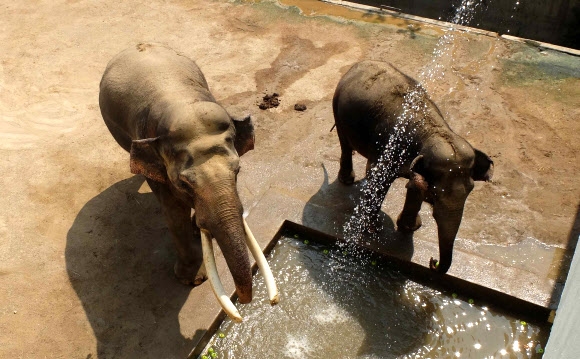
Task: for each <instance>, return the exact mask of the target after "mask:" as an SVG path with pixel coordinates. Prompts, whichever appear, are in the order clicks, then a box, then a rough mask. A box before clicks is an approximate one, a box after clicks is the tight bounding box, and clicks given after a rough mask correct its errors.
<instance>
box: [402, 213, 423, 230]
mask: <svg viewBox="0 0 580 359" xmlns="http://www.w3.org/2000/svg"><path fill="white" fill-rule="evenodd" d="M421 225H423V222H422V221H421V217H420V216H419V215H417V216H416V217H415V221H407V220H406V219H404V218H403V217H401V215H399V218H397V230H398V231H399V232H415V231H416V230H418V229H419V228H421Z"/></svg>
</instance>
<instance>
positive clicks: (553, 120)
mask: <svg viewBox="0 0 580 359" xmlns="http://www.w3.org/2000/svg"><path fill="white" fill-rule="evenodd" d="M294 2H295V3H298V4H299V5H301V6H302V7H303V8H304V12H303V13H300V12H299V11H298V9H297V8H296V7H289V8H288V7H285V6H282V7H281V6H278V5H277V4H275V3H272V2H267V1H266V2H257V3H253V2H228V1H218V0H215V1H194V0H188V1H185V0H166V1H155V0H154V1H143V0H127V1H110V0H102V1H89V0H67V1H63V0H50V1H49V0H37V1H14V2H9V1H2V2H0V29H1V30H0V44H1V45H0V46H1V51H0V129H1V131H0V155H1V157H2V161H1V162H0V171H1V173H2V176H1V179H0V181H1V186H2V200H3V201H2V202H3V205H2V206H1V207H0V358H83V359H84V358H184V357H186V356H187V354H188V353H189V351H190V350H191V348H192V347H193V345H194V344H195V342H196V341H197V340H198V339H199V337H200V336H201V334H202V333H203V332H204V330H205V329H206V328H207V326H208V325H209V322H210V320H211V319H212V318H213V317H214V316H215V315H216V313H217V311H218V309H219V308H218V305H217V304H216V303H215V300H214V298H213V295H212V294H211V292H210V290H209V288H208V287H209V285H208V284H203V285H201V286H200V287H198V288H195V289H193V290H192V289H191V288H189V287H185V286H182V285H180V284H179V283H178V282H177V281H176V280H175V279H174V278H173V273H172V266H173V262H174V260H175V253H174V251H173V248H172V245H171V243H170V238H169V235H168V232H167V227H166V225H165V223H164V221H163V219H162V218H161V215H160V208H159V206H158V204H157V202H156V200H155V198H154V196H153V195H152V194H151V193H150V191H149V190H148V188H147V186H146V185H143V178H142V177H139V176H132V175H131V174H130V173H129V166H128V155H127V153H125V152H124V151H123V150H121V148H120V147H119V146H118V145H117V144H116V143H115V142H114V140H113V139H112V137H111V136H110V134H109V133H108V131H107V129H106V127H105V126H104V123H103V121H102V119H101V116H100V113H99V108H98V101H97V98H98V85H99V81H100V77H101V75H102V72H103V70H104V68H105V66H106V64H107V62H108V61H109V59H110V58H111V57H112V56H113V55H115V54H116V53H117V52H119V51H121V50H122V49H124V48H126V47H129V46H134V45H135V44H136V43H139V42H142V41H155V42H161V43H164V44H166V45H169V46H171V47H174V48H175V49H178V50H179V51H181V52H184V53H185V54H187V55H189V56H191V57H192V58H193V59H195V60H196V61H197V63H198V65H199V66H200V67H201V69H202V71H203V72H204V73H205V75H206V77H207V79H208V82H209V85H210V88H211V90H212V91H213V93H214V94H215V96H216V98H217V99H218V100H219V101H220V102H221V103H222V104H223V105H224V106H225V107H226V108H228V109H229V110H230V112H231V113H232V114H234V115H242V114H245V113H251V114H252V115H253V116H254V120H255V123H256V128H257V143H256V149H255V150H254V151H251V152H249V153H248V154H247V155H245V156H244V158H243V159H242V166H243V169H242V172H241V174H240V178H239V183H238V189H239V192H240V196H241V197H242V201H243V203H244V206H245V210H246V211H247V212H248V214H249V216H248V222H249V223H250V226H251V227H252V228H253V229H254V232H255V234H256V235H257V237H258V238H259V240H260V241H261V243H263V244H265V243H266V242H267V241H268V240H269V239H270V238H271V237H272V235H273V234H274V233H275V231H276V229H277V228H278V227H279V225H280V224H281V222H282V220H284V219H291V220H294V221H297V222H301V223H304V224H306V225H308V226H311V227H315V228H318V229H321V230H324V231H326V232H330V233H333V234H339V235H340V234H341V233H342V230H341V228H342V225H343V224H344V222H345V221H346V220H347V219H348V216H349V214H350V213H351V211H352V208H353V207H354V205H355V202H356V199H357V196H358V191H359V190H360V186H361V185H360V184H358V185H356V186H354V187H351V188H346V187H343V186H341V185H340V184H338V183H337V181H336V175H337V172H338V159H339V153H340V150H339V145H338V140H337V136H336V132H330V128H331V126H332V124H333V117H332V110H331V98H332V94H333V90H334V87H335V86H336V83H337V81H338V79H339V78H340V76H341V75H342V74H343V73H344V72H345V71H346V70H347V69H348V67H349V66H350V65H351V64H352V63H354V62H355V61H357V60H361V59H367V58H370V59H381V60H388V61H391V62H393V63H394V64H396V65H397V66H399V67H400V68H401V69H402V70H404V71H405V72H407V73H408V74H410V75H411V76H418V75H419V73H420V72H421V70H422V69H424V68H425V67H426V66H428V65H429V64H430V63H431V62H432V59H433V56H432V53H433V50H434V49H435V47H436V44H437V41H438V39H439V38H440V37H441V36H442V34H443V31H442V29H440V28H437V27H434V26H431V25H427V24H423V23H411V22H408V21H404V20H400V19H393V18H390V17H388V16H382V15H377V14H371V13H355V12H352V11H349V10H346V9H344V8H342V7H338V6H335V5H328V4H323V3H320V2H314V1H294ZM323 13H328V14H334V15H333V16H320V15H321V14H323ZM449 42H450V44H449V49H450V50H449V52H448V53H447V54H448V55H445V54H444V55H443V56H442V57H441V58H440V59H438V60H437V61H438V63H440V64H442V65H443V68H444V69H445V70H446V71H445V74H444V76H443V77H442V78H441V79H439V80H437V81H436V82H433V83H429V84H426V87H427V89H428V90H429V91H430V92H431V94H432V97H433V99H434V100H435V101H436V102H437V103H438V104H439V106H440V108H441V110H442V111H443V113H444V114H445V115H446V118H447V120H448V122H449V124H450V125H451V127H452V128H453V129H454V130H455V131H456V132H457V133H459V134H460V135H462V136H464V137H465V138H466V139H467V140H468V141H470V142H471V143H472V144H473V145H474V146H475V147H477V148H479V149H481V150H483V151H485V152H486V153H488V154H489V155H490V156H491V157H492V158H493V160H494V161H495V176H494V179H493V182H491V183H477V185H476V188H475V190H474V191H473V192H472V194H471V195H470V197H469V198H468V201H467V204H466V210H465V215H464V221H463V224H462V227H461V229H460V232H459V234H458V240H457V244H456V251H455V260H454V263H453V266H452V268H451V271H450V273H451V274H453V275H456V276H460V277H462V278H466V279H469V280H473V281H476V282H478V283H481V284H484V285H488V286H490V287H493V288H496V289H500V290H503V291H506V292H508V293H510V294H514V295H517V296H520V297H522V298H524V299H527V300H531V301H534V302H536V303H539V304H542V305H546V306H548V305H550V306H552V307H554V306H555V305H556V299H557V298H556V297H557V296H556V297H554V298H552V293H553V288H559V287H560V286H561V284H562V282H563V278H564V276H563V275H562V274H561V273H562V271H561V270H560V269H561V267H562V263H563V264H564V267H565V264H566V263H567V261H568V260H569V254H570V253H571V251H572V250H573V249H574V247H575V243H576V238H577V236H578V232H579V226H578V224H579V219H578V217H579V215H578V204H579V202H580V186H578V184H579V181H578V178H579V176H580V161H579V160H578V158H579V155H580V141H579V138H578V136H579V133H580V58H578V57H574V56H570V55H567V54H562V53H558V52H554V51H550V50H542V49H541V48H537V47H533V46H530V45H526V44H522V43H517V42H511V41H507V40H504V39H501V38H496V37H493V36H491V37H490V36H483V35H477V34H474V33H470V34H467V33H457V34H456V35H455V36H453V37H452V39H451V40H450V41H449ZM272 92H277V93H279V94H280V99H281V104H280V106H279V107H278V108H274V109H270V110H265V111H263V110H260V109H258V107H257V103H258V102H259V101H260V99H261V97H262V96H263V95H264V94H265V93H272ZM297 102H301V103H304V104H306V106H307V110H306V111H304V112H296V111H294V109H293V106H294V104H295V103H297ZM364 164H365V163H364V159H362V158H361V157H360V156H355V168H356V170H357V171H358V172H357V175H358V178H360V177H361V175H362V173H363V169H364ZM403 188H404V181H400V180H399V181H397V182H396V183H395V185H394V186H393V187H392V189H391V192H390V194H389V196H388V197H387V200H386V201H385V205H384V211H385V213H386V214H387V216H385V232H384V234H385V236H384V237H385V238H384V240H383V241H382V242H381V243H379V244H380V245H381V246H384V249H385V250H390V248H391V247H392V248H393V249H392V250H393V251H395V253H396V254H398V255H402V256H405V257H407V258H409V259H412V260H413V261H416V262H418V263H421V264H424V265H426V264H427V263H428V260H429V258H430V257H431V256H437V254H438V253H437V242H436V232H435V225H434V222H433V220H432V219H431V218H430V215H429V208H427V207H428V206H425V208H424V209H423V215H422V216H423V222H424V225H423V227H422V228H421V229H420V230H419V231H417V232H416V233H415V235H414V240H413V241H409V240H404V239H401V238H399V237H398V236H397V235H396V234H395V233H394V231H393V224H392V219H393V218H396V216H397V214H398V211H400V209H401V207H402V199H403V197H402V195H403ZM401 248H403V249H402V250H401ZM220 268H221V272H222V277H227V270H224V263H223V261H222V262H220ZM564 273H565V271H564ZM226 286H227V287H228V288H230V289H231V288H232V284H231V280H226ZM556 292H557V291H556ZM282 300H283V293H282Z"/></svg>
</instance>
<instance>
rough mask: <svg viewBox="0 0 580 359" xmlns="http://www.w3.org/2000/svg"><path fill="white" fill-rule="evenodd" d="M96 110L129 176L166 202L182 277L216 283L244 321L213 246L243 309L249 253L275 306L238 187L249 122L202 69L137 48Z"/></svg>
mask: <svg viewBox="0 0 580 359" xmlns="http://www.w3.org/2000/svg"><path fill="white" fill-rule="evenodd" d="M99 106H100V109H101V114H102V116H103V119H104V121H105V124H106V125H107V127H108V129H109V131H110V132H111V134H112V135H113V137H114V138H115V140H116V141H117V142H118V143H119V145H120V146H121V147H122V148H124V149H125V150H126V151H127V152H129V154H130V168H131V172H132V173H135V174H142V175H144V176H145V178H146V179H147V183H148V184H149V186H150V187H151V190H152V191H153V193H155V196H156V197H157V199H158V200H159V202H160V203H161V207H162V208H163V212H164V214H165V218H166V220H167V223H168V227H169V231H170V232H171V235H172V237H173V242H174V244H175V247H176V249H177V257H178V259H177V262H176V263H175V266H174V270H175V275H176V276H177V278H178V279H179V280H180V281H181V282H183V283H185V284H195V285H198V284H201V283H202V282H203V281H204V280H205V279H206V278H209V281H210V283H211V285H212V289H213V290H214V293H215V294H216V297H217V298H218V300H219V301H220V304H221V305H222V307H223V308H224V310H225V311H226V313H227V314H228V315H229V316H230V317H232V318H233V319H234V320H236V321H241V317H240V316H239V313H238V312H237V310H236V308H235V307H234V306H233V304H232V303H231V301H230V300H229V296H227V295H225V293H224V290H223V287H222V285H221V282H220V281H219V277H218V276H217V271H216V268H215V261H214V258H213V248H212V245H211V238H212V237H215V239H216V241H217V243H218V245H219V246H220V248H221V250H222V252H223V255H224V258H225V260H226V263H227V265H228V268H229V270H230V272H231V274H232V277H233V280H234V284H235V286H236V292H237V295H238V298H239V301H240V303H249V302H250V301H251V300H252V272H251V267H250V261H249V257H248V253H247V248H246V245H247V246H248V247H249V249H250V251H251V253H252V255H253V256H254V258H255V259H256V261H257V263H258V266H259V267H260V269H261V270H262V273H264V276H265V279H266V283H267V287H268V294H269V296H270V302H271V303H272V304H275V303H276V302H277V301H278V295H277V291H276V286H275V284H274V281H273V277H272V274H271V271H270V269H269V268H268V265H267V262H266V261H265V258H264V255H263V253H262V251H261V250H260V247H259V245H258V244H257V242H256V240H255V239H254V237H253V235H252V233H251V231H250V229H249V227H248V226H247V224H246V221H245V220H244V218H243V208H242V203H241V201H240V198H239V196H238V192H237V188H236V183H237V176H238V172H239V171H240V160H239V156H241V155H243V154H244V153H245V152H247V151H249V150H251V149H253V148H254V127H253V125H252V122H251V119H250V117H249V116H248V117H247V118H245V119H243V120H235V119H233V118H232V117H231V116H230V115H229V114H228V113H227V111H226V110H225V109H224V108H223V107H222V106H221V105H219V104H218V103H217V102H216V100H215V98H214V96H213V95H212V94H211V92H210V91H209V87H208V85H207V82H206V79H205V77H204V75H203V73H202V72H201V70H200V69H199V68H198V67H197V65H196V64H195V62H193V61H192V60H190V59H189V58H187V57H186V56H185V55H183V54H180V53H177V52H175V51H174V50H172V49H170V48H167V47H165V46H162V45H158V44H139V45H137V46H134V47H131V48H129V49H127V50H125V51H122V52H121V53H119V54H118V55H117V56H115V57H114V58H113V59H112V60H111V61H110V62H109V64H108V65H107V68H106V70H105V73H104V74H103V78H102V80H101V84H100V93H99ZM192 209H194V210H195V213H194V216H193V218H192V215H191V210H192ZM204 265H205V268H204ZM206 271H207V272H206Z"/></svg>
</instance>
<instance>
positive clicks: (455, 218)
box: [332, 61, 493, 273]
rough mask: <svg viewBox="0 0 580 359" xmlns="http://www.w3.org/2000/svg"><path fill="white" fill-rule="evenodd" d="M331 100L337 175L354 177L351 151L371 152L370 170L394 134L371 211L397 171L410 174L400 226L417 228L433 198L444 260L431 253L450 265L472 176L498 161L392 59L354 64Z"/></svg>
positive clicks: (479, 177)
mask: <svg viewBox="0 0 580 359" xmlns="http://www.w3.org/2000/svg"><path fill="white" fill-rule="evenodd" d="M332 105H333V112H334V120H335V125H336V130H337V133H338V138H339V141H340V147H341V158H340V170H339V173H338V179H339V181H340V182H342V183H344V184H346V185H349V184H352V183H353V182H354V177H355V175H354V171H353V165H352V156H353V151H357V152H358V153H360V154H361V155H362V156H364V157H365V158H367V160H368V161H367V178H368V177H370V174H371V172H370V171H373V169H374V168H376V166H377V165H378V164H379V161H381V160H382V159H381V156H382V155H383V153H384V151H385V150H386V147H387V145H388V144H389V141H391V142H390V146H389V147H391V148H389V150H390V151H392V152H391V153H392V154H393V156H391V157H390V158H391V160H393V161H395V160H396V162H397V163H396V166H395V167H396V170H395V171H392V172H390V173H387V174H384V177H381V178H380V180H379V184H378V187H379V188H377V189H376V190H377V193H375V194H373V195H375V196H376V198H378V200H375V201H372V203H373V204H372V206H371V207H373V208H371V209H370V212H371V213H374V214H378V213H379V211H380V207H381V204H382V202H383V201H384V198H385V196H386V194H387V191H388V190H389V187H390V185H391V183H392V182H393V181H394V180H395V179H396V178H397V177H404V178H407V179H409V182H408V183H407V185H406V188H407V194H406V199H405V204H404V206H403V210H402V212H401V214H400V215H399V217H398V219H397V230H399V231H407V232H411V231H415V230H417V229H418V228H419V227H420V226H421V218H420V217H419V210H420V209H421V204H422V203H423V202H427V203H430V204H431V205H432V206H433V217H434V218H435V221H436V223H437V230H438V237H439V256H440V260H439V261H436V260H434V259H433V258H431V260H430V263H429V267H430V268H431V269H433V270H435V271H437V272H440V273H446V272H447V271H448V270H449V267H450V266H451V260H452V254H453V244H454V241H455V237H456V235H457V231H458V230H459V225H460V223H461V218H462V216H463V208H464V205H465V201H466V199H467V196H468V195H469V193H470V192H471V190H472V189H473V187H474V181H489V180H490V179H491V177H492V174H493V161H492V160H491V159H490V158H489V157H488V156H487V155H486V154H484V153H483V152H481V151H479V150H477V149H475V148H473V147H472V146H471V145H470V144H469V143H468V142H467V141H466V140H465V139H463V138H462V137H461V136H459V135H457V134H456V133H454V132H453V131H452V130H451V128H449V126H448V124H447V123H446V122H445V120H444V118H443V115H442V114H441V111H440V110H439V109H438V108H437V106H436V105H435V103H433V101H431V99H430V98H429V96H428V95H427V93H426V92H425V90H424V89H423V88H422V87H421V86H420V85H419V83H418V82H417V81H415V80H414V79H412V78H411V77H409V76H407V75H405V74H403V73H402V72H401V71H399V70H398V69H397V68H395V67H394V66H393V65H391V64H389V63H386V62H380V61H362V62H359V63H356V64H355V65H353V66H352V67H351V68H350V70H349V71H348V72H347V73H346V74H345V75H344V76H343V77H342V79H341V80H340V82H339V83H338V85H337V87H336V91H335V93H334V98H333V103H332ZM401 119H403V120H404V121H401ZM401 122H405V123H401ZM402 128H403V129H404V131H401V129H402ZM397 137H399V138H398V140H397ZM393 139H395V140H394V141H393Z"/></svg>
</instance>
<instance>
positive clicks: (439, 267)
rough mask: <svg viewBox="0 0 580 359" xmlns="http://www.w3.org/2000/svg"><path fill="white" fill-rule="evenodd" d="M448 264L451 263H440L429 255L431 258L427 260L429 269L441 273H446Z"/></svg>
mask: <svg viewBox="0 0 580 359" xmlns="http://www.w3.org/2000/svg"><path fill="white" fill-rule="evenodd" d="M450 266H451V263H449V265H446V264H441V262H440V261H438V260H436V259H433V257H431V260H430V261H429V269H431V270H433V271H435V272H437V273H441V274H445V273H447V271H448V270H449V267H450Z"/></svg>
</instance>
